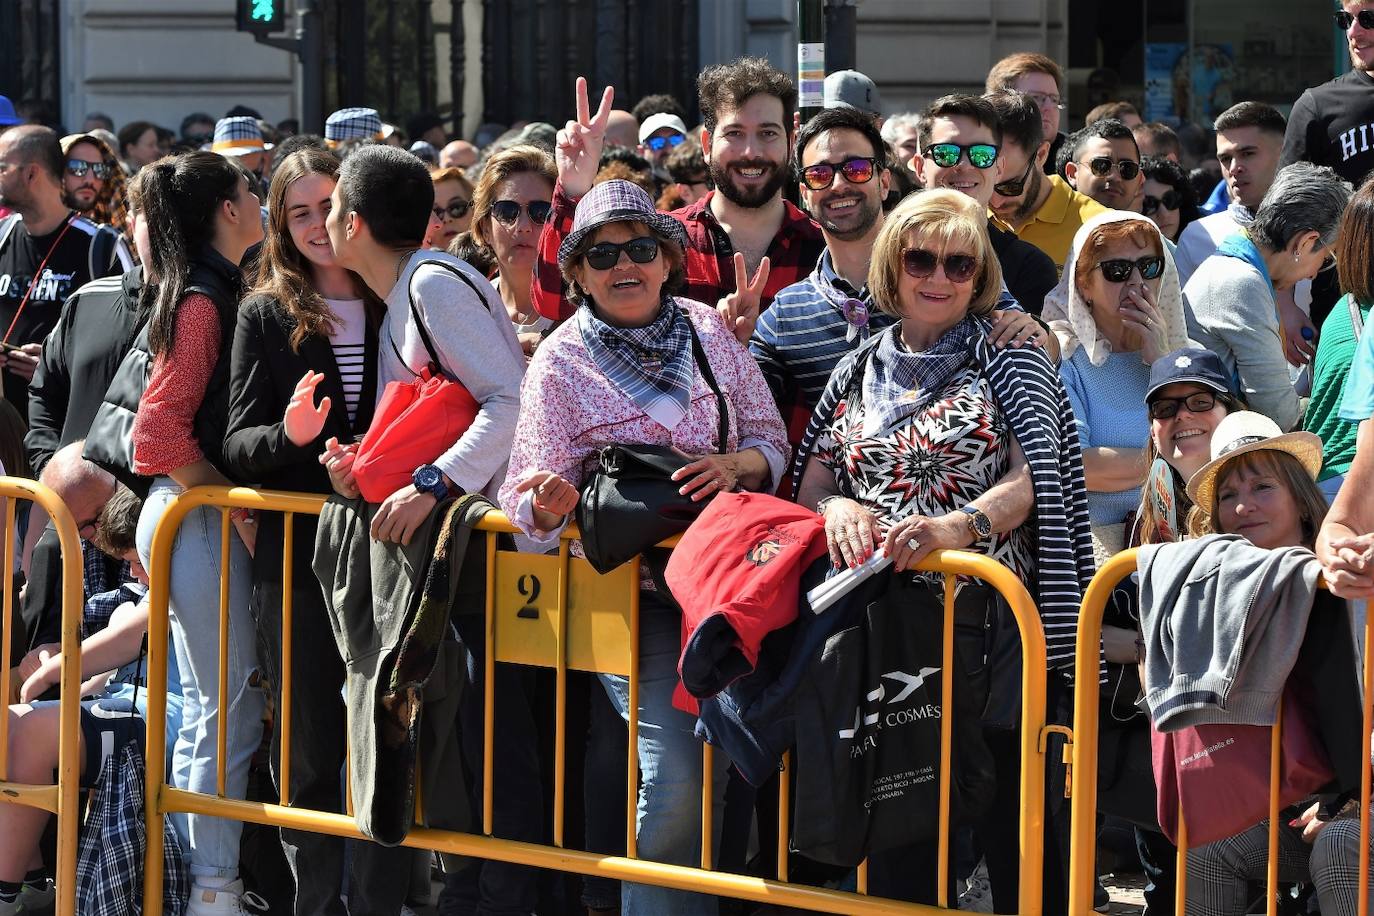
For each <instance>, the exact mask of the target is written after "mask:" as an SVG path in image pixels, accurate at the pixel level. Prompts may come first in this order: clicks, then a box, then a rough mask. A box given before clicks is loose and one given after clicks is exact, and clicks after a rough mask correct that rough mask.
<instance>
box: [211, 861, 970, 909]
mask: <svg viewBox="0 0 1374 916" xmlns="http://www.w3.org/2000/svg"><path fill="white" fill-rule="evenodd" d="M959 909H961V910H964V911H965V912H969V913H991V912H992V882H990V881H989V880H988V863H987V860H986V859H984V860H982V861H980V862H979V863H978V867H977V868H975V869H974V870H973V874H971V875H969V876H968V889H967V890H965V891H964V892H963V893H962V894H960V895H959ZM188 912H189V911H188Z"/></svg>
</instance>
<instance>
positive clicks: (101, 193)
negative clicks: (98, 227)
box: [62, 134, 128, 243]
mask: <svg viewBox="0 0 1374 916" xmlns="http://www.w3.org/2000/svg"><path fill="white" fill-rule="evenodd" d="M62 152H63V155H64V156H65V157H66V160H67V164H66V171H64V172H63V173H62V189H63V191H64V192H65V194H66V197H67V204H68V205H69V206H71V207H72V209H74V210H76V211H77V212H78V213H80V214H81V215H82V216H84V217H86V219H88V220H90V221H91V222H93V223H104V224H105V225H107V226H112V227H114V228H115V229H118V230H119V231H120V232H124V231H125V228H126V225H127V223H128V203H127V201H126V200H125V199H124V173H123V170H122V169H121V168H120V165H119V160H118V159H116V158H115V156H114V153H113V152H111V151H110V149H109V148H108V147H107V146H105V144H104V143H102V142H101V141H100V140H98V139H97V138H95V137H93V136H91V135H90V134H72V135H70V136H67V137H63V138H62ZM103 240H104V241H106V242H107V243H108V242H112V241H113V239H112V238H110V237H104V238H103Z"/></svg>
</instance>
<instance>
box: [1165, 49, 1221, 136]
mask: <svg viewBox="0 0 1374 916" xmlns="http://www.w3.org/2000/svg"><path fill="white" fill-rule="evenodd" d="M1235 76H1236V63H1235V54H1234V52H1233V51H1232V47H1231V45H1230V44H1205V45H1196V46H1194V48H1193V53H1192V56H1191V60H1189V54H1188V46H1187V45H1186V44H1184V43H1183V42H1154V43H1150V44H1147V45H1146V46H1145V120H1147V121H1164V122H1167V123H1170V124H1174V123H1178V122H1179V121H1184V120H1193V121H1197V122H1199V123H1203V124H1208V123H1211V121H1212V119H1213V118H1215V117H1216V116H1217V115H1218V114H1220V113H1221V112H1223V111H1225V110H1226V109H1227V108H1230V107H1231V97H1232V85H1233V84H1234V82H1235Z"/></svg>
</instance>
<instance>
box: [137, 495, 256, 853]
mask: <svg viewBox="0 0 1374 916" xmlns="http://www.w3.org/2000/svg"><path fill="white" fill-rule="evenodd" d="M181 490H182V488H181V487H180V486H178V485H177V484H176V483H175V482H174V481H172V480H171V479H170V478H167V477H158V478H157V479H155V480H154V481H153V485H152V488H151V489H150V491H149V493H148V498H147V499H145V500H144V502H143V513H142V514H141V515H140V516H139V519H138V555H139V558H140V559H141V560H142V561H143V563H144V564H145V565H147V564H148V562H149V552H150V550H151V548H152V543H153V534H154V532H155V531H156V530H157V525H158V522H159V521H160V520H161V519H162V516H163V514H164V512H165V511H166V509H167V506H168V504H169V503H171V501H172V500H173V499H174V498H175V497H176V496H177V494H179V493H180V492H181ZM230 551H231V553H230V562H229V576H230V578H229V654H228V658H229V671H228V684H229V691H230V699H229V702H228V704H227V707H228V708H229V709H230V710H232V712H233V714H232V715H230V716H229V718H228V722H227V728H226V732H225V752H226V754H227V755H228V759H227V760H226V761H225V772H224V777H225V783H224V791H225V796H226V797H228V798H243V796H244V792H245V790H246V789H247V785H248V766H249V763H250V762H251V761H252V758H253V752H254V751H256V750H257V748H258V744H259V742H260V741H261V739H262V715H263V709H264V707H265V702H264V695H263V691H262V689H261V687H260V686H259V685H258V683H257V678H256V674H257V668H258V661H257V654H256V652H255V649H254V642H255V640H254V634H253V621H252V618H251V615H250V613H249V599H250V588H251V584H250V573H251V570H250V562H251V561H250V559H249V556H248V551H247V550H246V549H245V548H244V546H243V542H242V541H240V540H239V538H238V535H237V534H235V533H231V537H230ZM150 568H151V567H150ZM170 588H171V602H170V608H169V618H170V622H171V631H172V647H173V651H174V652H175V653H176V661H177V669H178V670H179V671H180V673H181V692H182V698H183V705H182V718H181V731H180V733H179V734H178V735H177V740H176V746H175V747H174V748H173V751H172V779H171V782H172V785H173V786H174V787H176V788H178V789H186V790H188V791H191V792H197V793H201V794H205V795H214V794H216V792H217V788H216V750H217V746H218V737H217V735H218V729H219V713H220V708H221V703H220V697H219V589H220V513H219V511H218V510H215V509H209V508H201V509H196V510H194V511H192V512H191V513H189V514H188V515H187V516H186V517H185V518H184V519H183V521H182V524H181V527H180V529H179V530H178V532H177V536H176V539H175V541H174V542H173V544H172V563H171V582H170ZM172 826H173V828H174V829H175V830H176V834H177V839H178V840H179V841H180V842H181V846H182V849H184V850H186V852H187V858H188V860H189V863H190V872H191V878H192V880H195V879H196V878H197V877H216V878H229V879H233V878H235V877H237V876H238V871H239V837H240V835H241V834H242V832H243V825H242V824H241V823H240V822H238V821H231V820H223V819H221V818H215V817H205V816H204V815H198V814H174V815H172Z"/></svg>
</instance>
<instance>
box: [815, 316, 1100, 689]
mask: <svg viewBox="0 0 1374 916" xmlns="http://www.w3.org/2000/svg"><path fill="white" fill-rule="evenodd" d="M977 321H978V323H979V325H980V328H981V329H982V332H983V333H980V334H978V335H976V336H975V337H974V340H973V358H974V360H975V361H976V362H977V364H978V366H979V367H981V369H982V371H983V375H984V377H985V378H987V380H988V382H989V384H990V385H991V388H992V391H993V394H994V396H995V397H996V398H997V403H998V404H999V405H1001V408H1002V412H1003V413H1004V414H1005V415H1006V418H1007V424H1008V425H1009V426H1010V427H1011V431H1012V434H1013V435H1014V436H1015V437H1016V442H1017V444H1018V445H1020V446H1021V451H1022V452H1023V453H1024V454H1025V456H1026V462H1027V464H1028V465H1029V466H1030V472H1031V482H1032V486H1033V488H1034V490H1035V514H1034V516H1033V518H1031V519H1028V520H1027V521H1026V524H1028V525H1034V526H1035V528H1036V531H1035V550H1036V581H1035V582H1034V583H1026V586H1027V589H1028V590H1029V591H1030V593H1031V597H1033V598H1034V599H1035V602H1036V606H1037V607H1038V608H1039V610H1040V621H1041V624H1042V625H1043V626H1044V629H1045V642H1046V647H1047V650H1048V657H1049V666H1050V668H1061V669H1072V667H1073V663H1074V645H1075V642H1076V637H1077V631H1078V609H1079V605H1080V604H1081V603H1082V601H1083V593H1084V591H1085V590H1086V589H1087V587H1088V582H1089V581H1090V580H1091V579H1092V577H1093V572H1094V562H1093V550H1092V537H1091V534H1090V529H1089V524H1088V494H1087V488H1086V487H1085V486H1084V483H1083V454H1082V451H1081V450H1080V448H1079V444H1078V425H1077V423H1076V422H1075V421H1074V417H1073V408H1072V407H1070V406H1069V396H1068V394H1067V393H1066V392H1065V391H1064V384H1063V382H1062V381H1061V380H1060V378H1059V373H1058V372H1056V371H1055V369H1054V367H1053V366H1052V365H1051V364H1050V361H1049V359H1048V357H1046V356H1045V354H1044V352H1043V351H1041V350H1040V349H1039V348H1036V347H1022V348H1019V349H1018V348H1012V347H1008V348H1007V349H1004V350H998V349H995V348H994V347H992V345H990V344H989V343H988V342H987V331H988V330H989V328H990V326H989V325H988V324H987V323H986V322H985V321H984V320H983V319H981V318H980V319H977ZM880 339H881V335H876V336H874V337H873V338H871V339H870V340H868V341H866V342H865V343H864V344H863V345H862V346H861V347H860V348H859V349H857V350H855V351H854V352H853V353H851V354H849V355H848V356H846V357H845V358H844V359H843V360H842V361H841V362H840V364H839V365H838V366H836V367H835V371H834V372H833V373H832V374H831V376H830V381H829V382H828V383H827V384H826V386H825V391H824V392H823V393H822V394H821V399H820V402H819V403H818V404H817V405H816V410H815V412H814V413H813V414H812V415H811V422H809V423H808V424H807V426H806V433H805V435H804V436H803V437H802V443H801V448H800V449H798V451H797V459H796V463H795V464H794V465H793V468H792V480H793V484H792V487H793V494H792V496H793V498H794V499H795V498H796V490H797V488H798V486H799V485H800V482H801V479H802V471H803V470H804V469H805V467H806V460H807V458H808V457H809V456H810V454H811V452H812V451H813V450H814V449H815V447H816V440H817V438H818V437H819V436H820V434H821V432H822V430H824V429H825V428H826V427H827V426H829V425H830V423H831V421H832V419H833V417H834V413H835V408H836V406H838V404H839V402H840V400H841V399H843V398H845V397H846V396H847V395H849V394H850V393H853V394H859V392H860V391H861V388H862V385H861V382H862V379H863V371H862V370H863V367H864V366H866V365H867V363H868V359H869V357H870V356H871V355H872V353H873V349H874V347H875V346H876V345H877V343H878V341H879V340H880Z"/></svg>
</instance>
